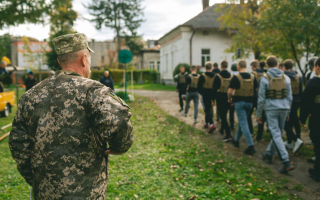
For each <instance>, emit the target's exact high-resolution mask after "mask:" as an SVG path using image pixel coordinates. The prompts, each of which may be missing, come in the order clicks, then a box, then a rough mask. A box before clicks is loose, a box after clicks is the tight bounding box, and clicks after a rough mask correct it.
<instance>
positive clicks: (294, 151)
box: [293, 138, 303, 153]
mask: <svg viewBox="0 0 320 200" xmlns="http://www.w3.org/2000/svg"><path fill="white" fill-rule="evenodd" d="M302 145H303V141H302V140H301V139H299V138H298V139H297V141H296V143H295V144H294V148H293V153H297V151H298V150H299V149H300V147H301V146H302Z"/></svg>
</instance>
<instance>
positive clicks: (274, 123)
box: [266, 110, 289, 162]
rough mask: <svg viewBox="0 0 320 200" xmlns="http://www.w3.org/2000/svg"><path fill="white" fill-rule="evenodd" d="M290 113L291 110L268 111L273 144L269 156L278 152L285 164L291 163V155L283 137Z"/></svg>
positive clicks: (269, 149)
mask: <svg viewBox="0 0 320 200" xmlns="http://www.w3.org/2000/svg"><path fill="white" fill-rule="evenodd" d="M288 113H289V110H266V115H267V121H268V128H269V130H270V133H271V142H270V144H269V146H268V148H267V152H268V154H269V155H274V154H276V152H277V153H278V155H279V157H280V158H282V159H283V161H284V162H286V161H289V155H288V152H287V150H286V147H285V145H284V143H283V140H282V137H281V136H282V131H283V129H284V125H285V122H286V118H287V116H288Z"/></svg>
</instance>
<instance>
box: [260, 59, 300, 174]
mask: <svg viewBox="0 0 320 200" xmlns="http://www.w3.org/2000/svg"><path fill="white" fill-rule="evenodd" d="M267 67H268V69H269V70H268V72H267V74H266V75H265V76H263V77H262V78H261V79H260V86H259V92H258V108H257V112H256V114H257V119H258V122H259V123H262V110H263V108H265V112H266V115H267V121H268V126H269V129H270V132H271V142H270V144H269V146H268V148H267V150H266V151H264V152H262V159H263V160H264V161H265V162H267V163H272V157H273V155H274V154H276V152H277V153H278V156H279V158H280V160H283V166H282V167H281V168H280V169H279V172H280V173H284V174H285V173H287V172H288V171H291V170H293V169H294V166H293V165H292V164H291V163H290V160H289V154H288V152H287V150H286V148H285V145H284V142H283V140H282V137H281V136H282V131H283V129H284V125H285V121H286V120H288V119H289V113H290V107H291V103H292V92H291V83H290V82H291V81H290V78H289V77H287V76H286V75H285V74H284V73H283V71H282V70H280V69H279V64H278V59H277V58H276V57H275V56H269V57H268V58H267Z"/></svg>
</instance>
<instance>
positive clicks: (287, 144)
mask: <svg viewBox="0 0 320 200" xmlns="http://www.w3.org/2000/svg"><path fill="white" fill-rule="evenodd" d="M284 145H285V146H286V148H287V149H293V145H292V143H291V144H289V143H288V141H285V142H284Z"/></svg>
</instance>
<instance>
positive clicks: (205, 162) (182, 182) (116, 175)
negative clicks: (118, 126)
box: [0, 97, 295, 200]
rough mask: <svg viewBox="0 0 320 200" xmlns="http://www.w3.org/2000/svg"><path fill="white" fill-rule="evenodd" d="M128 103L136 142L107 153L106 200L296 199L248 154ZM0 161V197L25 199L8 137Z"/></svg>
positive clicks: (143, 103)
mask: <svg viewBox="0 0 320 200" xmlns="http://www.w3.org/2000/svg"><path fill="white" fill-rule="evenodd" d="M129 105H130V106H131V108H132V113H133V115H132V123H133V126H134V137H135V142H134V145H133V147H132V149H130V150H129V152H128V153H126V154H124V155H123V156H111V157H110V181H109V185H108V191H107V199H117V198H119V199H189V198H191V197H194V196H195V195H196V196H197V199H228V200H229V199H254V198H257V199H277V200H280V199H294V198H295V197H294V196H292V195H290V194H287V193H283V191H285V189H284V188H285V187H286V183H287V181H288V180H287V179H285V178H279V177H278V175H277V174H274V173H272V172H271V171H270V169H269V168H266V167H263V166H261V165H259V164H257V163H255V162H254V161H252V159H251V158H249V157H247V156H242V157H239V158H234V157H231V156H229V155H228V154H226V153H225V151H227V149H226V148H225V146H224V144H223V143H222V142H220V141H212V137H211V136H210V135H207V134H205V133H204V132H202V131H199V130H195V129H193V128H192V127H190V126H188V125H186V124H185V123H183V122H180V121H178V120H177V119H176V118H174V117H172V116H169V115H167V114H166V113H165V112H164V111H162V110H161V109H160V108H159V107H157V106H155V105H154V103H152V102H151V101H149V100H147V99H145V98H139V97H137V98H136V101H135V102H133V103H130V104H129ZM8 119H11V120H12V119H13V115H11V116H10V118H8ZM0 160H1V168H0V199H27V197H28V194H29V186H28V185H27V184H26V183H25V182H24V180H23V179H22V178H21V176H20V174H19V172H18V171H17V170H16V165H15V162H14V161H13V160H12V158H11V154H10V151H9V148H8V139H5V140H4V141H2V142H0ZM271 177H272V178H271ZM275 179H277V180H279V181H278V182H275V181H274V180H275Z"/></svg>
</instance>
